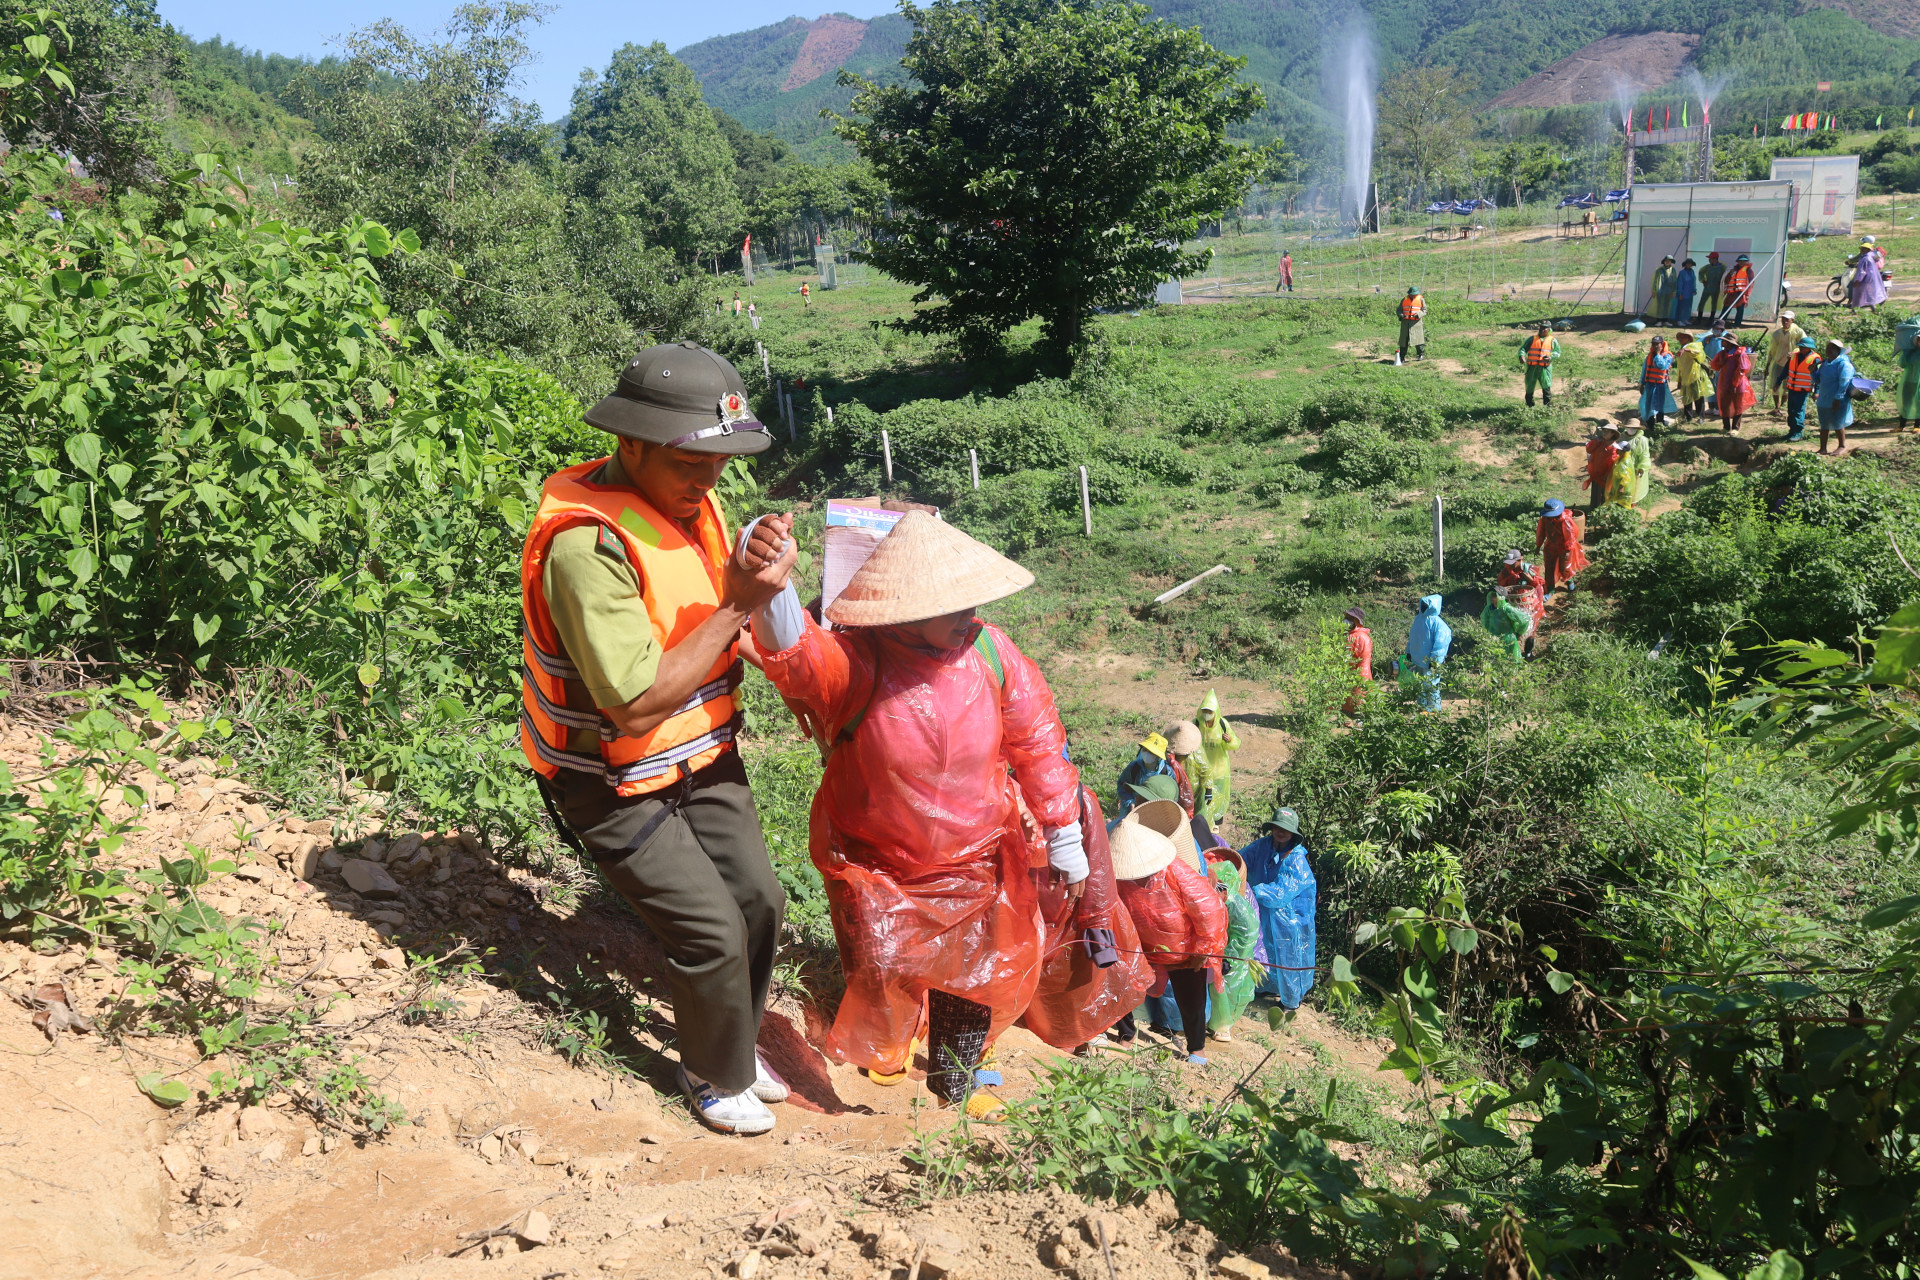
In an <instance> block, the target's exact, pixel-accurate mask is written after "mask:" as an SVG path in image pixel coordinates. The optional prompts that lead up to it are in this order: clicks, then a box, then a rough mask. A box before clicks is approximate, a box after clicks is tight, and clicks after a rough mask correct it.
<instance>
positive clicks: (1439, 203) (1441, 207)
mask: <svg viewBox="0 0 1920 1280" xmlns="http://www.w3.org/2000/svg"><path fill="white" fill-rule="evenodd" d="M1452 207H1453V206H1452V205H1450V204H1448V203H1447V202H1446V201H1445V200H1435V201H1434V202H1433V203H1432V204H1430V205H1428V206H1427V212H1428V213H1445V212H1446V211H1447V210H1449V209H1451V208H1452Z"/></svg>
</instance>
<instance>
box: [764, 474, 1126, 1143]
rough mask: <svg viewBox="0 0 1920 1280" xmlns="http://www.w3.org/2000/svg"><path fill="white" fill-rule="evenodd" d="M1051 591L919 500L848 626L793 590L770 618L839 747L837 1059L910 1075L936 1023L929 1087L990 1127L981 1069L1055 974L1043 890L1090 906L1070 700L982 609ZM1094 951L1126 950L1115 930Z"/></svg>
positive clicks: (858, 585)
mask: <svg viewBox="0 0 1920 1280" xmlns="http://www.w3.org/2000/svg"><path fill="white" fill-rule="evenodd" d="M1032 582H1033V575H1032V574H1030V573H1028V572H1027V571H1026V570H1025V569H1023V568H1021V567H1020V566H1019V565H1017V564H1015V563H1014V562H1013V561H1011V560H1008V559H1007V558H1005V557H1004V556H1002V555H1000V554H999V553H998V552H996V551H994V550H993V549H992V548H990V547H987V546H985V545H983V544H982V543H979V542H976V541H975V540H974V539H972V538H970V537H968V536H967V535H966V534H964V533H962V532H961V531H960V530H958V529H956V528H954V527H953V526H952V525H949V524H946V523H944V522H942V521H940V520H938V519H936V518H935V517H933V516H931V515H928V514H927V513H926V512H924V511H911V512H908V513H907V514H906V515H905V516H904V517H902V518H901V520H900V522H899V523H898V524H896V525H895V526H894V527H893V530H892V531H891V532H890V533H888V535H887V536H886V538H885V539H883V540H882V541H881V543H880V545H879V546H878V547H877V548H876V549H875V550H874V552H873V555H872V557H871V558H870V559H869V560H868V561H867V562H866V564H865V565H863V566H862V567H861V568H860V570H859V571H858V572H857V573H855V575H854V576H853V579H852V580H851V581H850V582H849V583H848V584H847V587H846V590H845V591H844V592H843V593H842V594H841V595H840V596H839V597H838V598H837V599H835V600H834V602H833V603H832V604H831V605H829V606H827V610H826V615H827V617H828V619H830V620H831V621H832V622H833V623H835V624H836V627H837V629H836V630H832V631H828V630H825V629H823V628H822V627H821V626H820V624H819V623H817V622H815V621H814V620H813V619H812V618H811V617H808V616H807V615H805V614H804V613H802V612H800V610H799V608H798V605H797V603H796V602H795V598H794V597H793V596H791V595H790V594H783V596H782V597H780V598H778V599H776V601H775V603H774V605H772V606H769V607H768V609H766V610H763V611H761V612H760V613H756V614H755V616H754V624H753V625H754V638H755V642H756V645H757V647H758V650H759V656H760V660H761V664H762V666H761V669H762V670H763V671H765V673H766V675H767V678H768V679H769V680H771V681H772V682H773V685H774V687H775V688H776V689H778V690H779V691H780V694H781V696H782V697H784V698H785V699H786V700H787V702H788V703H789V705H791V706H793V707H795V708H796V709H798V710H800V711H802V712H803V713H804V714H805V716H806V718H807V720H808V721H809V722H810V723H811V724H812V725H814V726H815V727H817V729H818V731H819V733H820V735H821V738H822V739H823V743H824V746H825V748H826V750H827V751H828V752H829V754H828V758H827V762H826V771H825V776H824V777H823V778H822V779H821V782H820V790H819V791H818V793H817V794H816V795H815V796H814V801H813V814H812V820H811V823H810V831H809V842H810V851H811V854H812V857H813V862H814V865H815V866H816V867H818V868H819V869H820V874H821V876H822V877H824V878H825V880H826V886H827V901H828V906H829V909H830V911H831V913H832V917H833V927H834V935H835V938H836V939H837V941H838V942H839V946H840V959H841V964H842V967H843V968H844V970H845V972H846V982H847V991H846V996H845V998H843V999H842V1000H841V1002H840V1008H839V1012H838V1013H837V1014H836V1015H835V1017H834V1022H833V1029H832V1031H831V1033H830V1034H829V1035H828V1037H827V1045H826V1048H827V1052H828V1053H829V1054H830V1055H832V1056H834V1057H836V1058H838V1059H840V1060H842V1061H846V1062H852V1063H856V1064H858V1065H860V1066H861V1067H864V1068H865V1069H866V1071H867V1074H868V1075H869V1076H870V1077H871V1078H873V1079H874V1080H876V1081H879V1082H881V1083H898V1082H899V1081H900V1080H904V1079H905V1078H906V1072H907V1069H908V1067H909V1066H910V1065H911V1064H910V1061H909V1058H910V1055H911V1053H912V1045H913V1042H914V1040H915V1038H916V1036H918V1035H920V1034H921V1033H922V1031H923V1030H924V1032H925V1036H926V1040H927V1051H928V1054H927V1063H928V1074H927V1086H928V1088H929V1090H930V1091H931V1092H932V1093H933V1094H934V1095H935V1096H936V1097H937V1098H939V1099H940V1100H941V1101H942V1102H943V1103H945V1104H947V1105H952V1106H964V1107H965V1108H966V1110H967V1113H968V1114H969V1115H972V1116H975V1117H976V1118H986V1117H990V1116H991V1115H992V1114H993V1113H994V1112H996V1111H998V1110H999V1109H1000V1107H1001V1103H1000V1102H999V1100H998V1099H996V1098H994V1097H992V1096H991V1095H990V1094H986V1093H981V1092H976V1091H975V1089H974V1076H973V1073H974V1069H975V1068H976V1067H977V1066H978V1065H979V1062H980V1058H981V1055H982V1054H983V1053H984V1051H985V1047H986V1045H987V1044H988V1043H989V1042H990V1041H992V1040H993V1039H994V1038H996V1037H998V1036H999V1034H1000V1033H1001V1032H1003V1031H1004V1030H1006V1028H1007V1027H1008V1026H1010V1025H1012V1024H1013V1022H1014V1021H1015V1020H1016V1019H1018V1018H1019V1017H1020V1016H1021V1015H1022V1014H1023V1013H1024V1012H1025V1011H1026V1009H1027V1006H1028V1004H1029V1003H1030V1002H1031V1001H1032V999H1033V996H1034V993H1035V990H1036V989H1037V987H1038V985H1039V982H1040V978H1041V975H1042V969H1043V965H1044V962H1045V959H1046V957H1044V956H1043V955H1042V940H1043V938H1045V936H1046V933H1047V924H1046V921H1045V920H1044V919H1043V916H1042V910H1041V903H1040V892H1041V888H1042V887H1043V886H1045V885H1048V884H1050V883H1051V882H1053V881H1058V882H1059V885H1058V887H1059V888H1060V890H1061V892H1062V893H1063V894H1064V895H1065V896H1066V897H1068V898H1071V899H1073V900H1074V901H1076V902H1077V901H1078V900H1079V899H1080V897H1081V896H1082V895H1083V894H1084V892H1085V888H1086V884H1087V881H1088V870H1089V868H1088V860H1087V854H1086V849H1085V843H1084V839H1083V836H1082V826H1081V814H1082V807H1081V806H1082V796H1081V788H1080V778H1079V773H1078V771H1077V770H1075V768H1074V766H1073V765H1072V764H1071V763H1070V762H1069V761H1068V760H1067V758H1066V730H1065V729H1064V728H1063V727H1062V725H1061V723H1060V716H1059V713H1058V712H1057V711H1056V710H1055V708H1054V702H1053V694H1052V691H1051V690H1049V689H1048V687H1047V682H1046V680H1045V678H1044V677H1042V676H1041V674H1040V670H1039V668H1038V667H1036V666H1034V664H1033V663H1032V661H1030V660H1029V659H1028V658H1027V657H1026V655H1025V654H1023V653H1021V652H1020V650H1019V649H1018V648H1017V647H1015V645H1014V643H1013V641H1012V640H1011V639H1009V638H1008V637H1007V635H1006V633H1005V632H1003V631H1001V630H1000V629H999V628H997V627H994V626H991V625H987V624H984V623H982V622H980V621H979V620H978V619H977V618H975V617H974V613H973V611H974V608H975V606H977V605H981V604H985V603H987V602H988V601H990V600H997V599H1000V598H1001V597H1003V596H1008V595H1012V594H1013V593H1014V592H1015V591H1018V590H1020V589H1022V588H1023V587H1026V586H1029V585H1031V584H1032ZM783 611H784V612H785V613H786V615H787V616H786V617H785V619H784V620H783V618H782V616H781V614H782V612H783ZM1016 789H1017V790H1018V792H1019V796H1020V800H1022V801H1024V803H1025V806H1026V809H1027V811H1028V812H1029V813H1030V814H1031V815H1032V819H1033V821H1034V823H1035V825H1036V827H1037V832H1036V839H1034V840H1032V841H1030V840H1029V839H1028V838H1027V837H1026V836H1025V835H1024V834H1023V833H1022V829H1021V818H1020V813H1019V805H1018V803H1017V802H1016V800H1015V790H1016ZM1036 863H1037V864H1038V865H1037V866H1036ZM1036 872H1038V873H1039V874H1038V875H1036V874H1035V873H1036ZM1079 943H1084V945H1086V946H1087V947H1088V948H1089V951H1090V953H1091V951H1092V950H1093V949H1094V948H1095V947H1099V948H1100V949H1102V950H1107V951H1111V950H1115V944H1114V939H1113V936H1112V933H1111V931H1110V930H1109V931H1106V932H1104V933H1095V932H1093V931H1089V935H1088V936H1087V937H1086V938H1084V939H1081V940H1077V943H1076V944H1079ZM1101 958H1102V959H1106V957H1105V956H1102V957H1101Z"/></svg>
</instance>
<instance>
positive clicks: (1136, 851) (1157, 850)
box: [1107, 822, 1176, 880]
mask: <svg viewBox="0 0 1920 1280" xmlns="http://www.w3.org/2000/svg"><path fill="white" fill-rule="evenodd" d="M1107 852H1108V853H1109V854H1110V855H1111V857H1112V859H1113V878H1114V879H1115V880H1145V879H1146V878H1147V877H1148V876H1150V875H1156V874H1158V873H1159V872H1162V871H1165V870H1166V869H1167V868H1168V867H1170V866H1172V865H1173V860H1174V858H1175V856H1176V854H1175V851H1174V847H1173V841H1171V840H1169V839H1167V838H1166V837H1165V836H1163V835H1161V834H1160V833H1159V832H1158V831H1155V830H1154V829H1153V828H1152V827H1148V826H1142V825H1141V824H1140V823H1137V822H1123V823H1121V824H1120V825H1119V826H1117V827H1115V828H1114V829H1113V833H1112V834H1111V835H1109V836H1108V837H1107Z"/></svg>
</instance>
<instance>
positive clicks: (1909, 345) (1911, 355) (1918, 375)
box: [1893, 316, 1920, 432]
mask: <svg viewBox="0 0 1920 1280" xmlns="http://www.w3.org/2000/svg"><path fill="white" fill-rule="evenodd" d="M1902 343H1905V346H1904V347H1903V346H1902V345H1901V344H1902ZM1893 350H1894V359H1896V360H1898V361H1899V362H1900V425H1899V426H1898V427H1895V428H1894V430H1895V431H1896V432H1900V431H1905V430H1906V429H1907V428H1908V427H1909V426H1911V427H1913V428H1915V429H1916V430H1920V316H1909V317H1908V318H1907V319H1905V320H1902V321H1901V322H1900V326H1899V328H1897V329H1895V330H1894V337H1893Z"/></svg>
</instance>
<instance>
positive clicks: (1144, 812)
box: [1115, 800, 1206, 871]
mask: <svg viewBox="0 0 1920 1280" xmlns="http://www.w3.org/2000/svg"><path fill="white" fill-rule="evenodd" d="M1128 822H1131V823H1135V824H1137V825H1139V826H1143V827H1150V828H1152V829H1153V830H1155V831H1158V832H1159V833H1160V834H1161V835H1163V836H1165V837H1166V838H1167V839H1168V841H1170V842H1171V843H1172V845H1173V848H1174V852H1175V853H1177V854H1178V855H1179V856H1180V859H1181V861H1183V862H1185V863H1186V864H1187V865H1188V866H1190V867H1192V868H1193V869H1194V870H1195V871H1203V870H1205V869H1206V868H1205V867H1204V865H1203V864H1202V863H1201V860H1200V842H1199V841H1197V840H1195V839H1194V838H1193V825H1192V823H1191V821H1190V820H1189V819H1188V817H1187V811H1186V810H1185V809H1182V808H1181V807H1180V804H1179V802H1178V801H1176V800H1149V801H1147V802H1146V803H1144V804H1137V805H1135V806H1133V808H1132V809H1131V810H1130V811H1129V812H1128V813H1127V816H1126V820H1125V821H1124V822H1122V823H1121V824H1120V825H1121V826H1125V825H1126V824H1127V823H1128ZM1118 829H1119V828H1118V827H1116V828H1115V830H1118Z"/></svg>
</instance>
